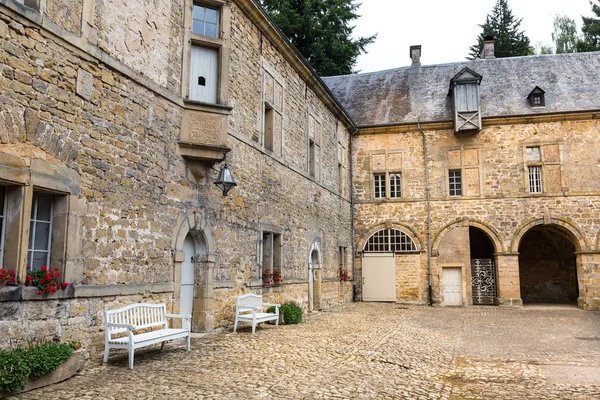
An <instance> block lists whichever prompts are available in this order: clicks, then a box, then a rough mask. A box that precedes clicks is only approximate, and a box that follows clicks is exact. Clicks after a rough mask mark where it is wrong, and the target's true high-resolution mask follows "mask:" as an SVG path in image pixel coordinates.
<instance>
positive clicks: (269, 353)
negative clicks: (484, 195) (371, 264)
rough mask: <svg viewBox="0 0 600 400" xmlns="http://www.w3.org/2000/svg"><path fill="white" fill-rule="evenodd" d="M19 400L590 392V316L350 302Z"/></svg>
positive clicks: (140, 356)
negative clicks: (294, 321)
mask: <svg viewBox="0 0 600 400" xmlns="http://www.w3.org/2000/svg"><path fill="white" fill-rule="evenodd" d="M22 398H23V399H45V398H54V399H58V398H60V399H141V398H146V399H184V398H191V399H321V398H324V399H329V398H333V399H342V398H344V399H346V398H348V399H372V398H387V399H396V398H400V399H519V400H520V399H536V400H537V399H599V398H600V313H598V312H585V311H581V310H578V309H575V308H572V309H569V308H548V307H540V308H526V309H524V310H504V309H498V308H494V307H475V308H454V309H452V308H446V309H443V308H427V307H414V308H407V307H402V306H398V305H395V304H366V303H358V304H353V305H351V306H348V307H345V308H342V309H338V310H333V311H329V312H321V313H317V314H313V315H311V316H310V318H309V319H308V321H307V322H306V323H303V324H301V325H296V326H280V327H279V328H276V327H275V326H270V325H266V326H264V327H261V328H260V329H258V330H257V333H256V335H254V336H253V335H252V334H251V333H250V331H249V329H246V328H244V329H242V330H241V331H239V332H238V333H235V334H234V333H230V332H227V333H222V334H217V335H213V336H208V337H203V338H197V339H193V340H192V351H190V352H186V351H185V349H184V348H183V346H182V345H181V344H180V343H169V344H168V345H167V347H166V349H165V351H163V352H161V351H160V350H159V346H156V347H155V348H149V349H143V350H140V351H139V352H136V361H135V369H134V370H133V371H130V370H128V369H127V360H126V355H125V354H124V353H122V354H119V355H117V354H114V355H112V356H111V358H110V361H109V363H108V364H107V365H104V366H94V365H91V366H88V368H87V370H85V371H84V372H83V373H81V374H80V375H78V376H76V377H74V378H72V379H70V380H68V381H66V382H63V383H61V384H58V385H54V386H51V387H47V388H45V389H41V390H37V391H33V392H30V393H27V394H25V395H23V396H22Z"/></svg>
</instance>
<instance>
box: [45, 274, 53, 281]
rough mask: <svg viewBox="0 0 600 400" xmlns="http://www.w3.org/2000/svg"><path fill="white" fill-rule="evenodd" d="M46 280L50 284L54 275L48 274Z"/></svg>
mask: <svg viewBox="0 0 600 400" xmlns="http://www.w3.org/2000/svg"><path fill="white" fill-rule="evenodd" d="M46 280H47V281H48V282H50V281H51V280H52V274H46Z"/></svg>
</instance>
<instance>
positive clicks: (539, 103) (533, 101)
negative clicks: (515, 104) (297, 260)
mask: <svg viewBox="0 0 600 400" xmlns="http://www.w3.org/2000/svg"><path fill="white" fill-rule="evenodd" d="M545 93H546V92H544V91H543V90H542V89H541V88H540V87H539V86H536V87H535V88H534V89H533V90H532V91H531V93H529V96H527V100H529V104H530V105H531V107H545V106H546V100H545V99H544V94H545Z"/></svg>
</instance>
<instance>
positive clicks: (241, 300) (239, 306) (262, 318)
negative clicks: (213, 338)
mask: <svg viewBox="0 0 600 400" xmlns="http://www.w3.org/2000/svg"><path fill="white" fill-rule="evenodd" d="M280 306H281V305H280V304H268V303H263V302H262V296H259V295H257V294H245V295H243V296H239V297H238V298H237V301H236V305H235V324H234V325H233V331H234V332H235V331H236V330H237V325H238V322H249V323H251V324H252V333H254V332H255V331H256V325H257V324H260V323H261V322H267V321H275V325H276V326H279V307H280ZM263 307H275V313H267V312H263Z"/></svg>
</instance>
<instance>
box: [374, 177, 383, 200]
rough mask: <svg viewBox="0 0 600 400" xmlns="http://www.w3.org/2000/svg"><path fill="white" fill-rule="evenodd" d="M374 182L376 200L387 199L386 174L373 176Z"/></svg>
mask: <svg viewBox="0 0 600 400" xmlns="http://www.w3.org/2000/svg"><path fill="white" fill-rule="evenodd" d="M373 181H374V182H375V198H376V199H384V198H385V174H375V175H373Z"/></svg>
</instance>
